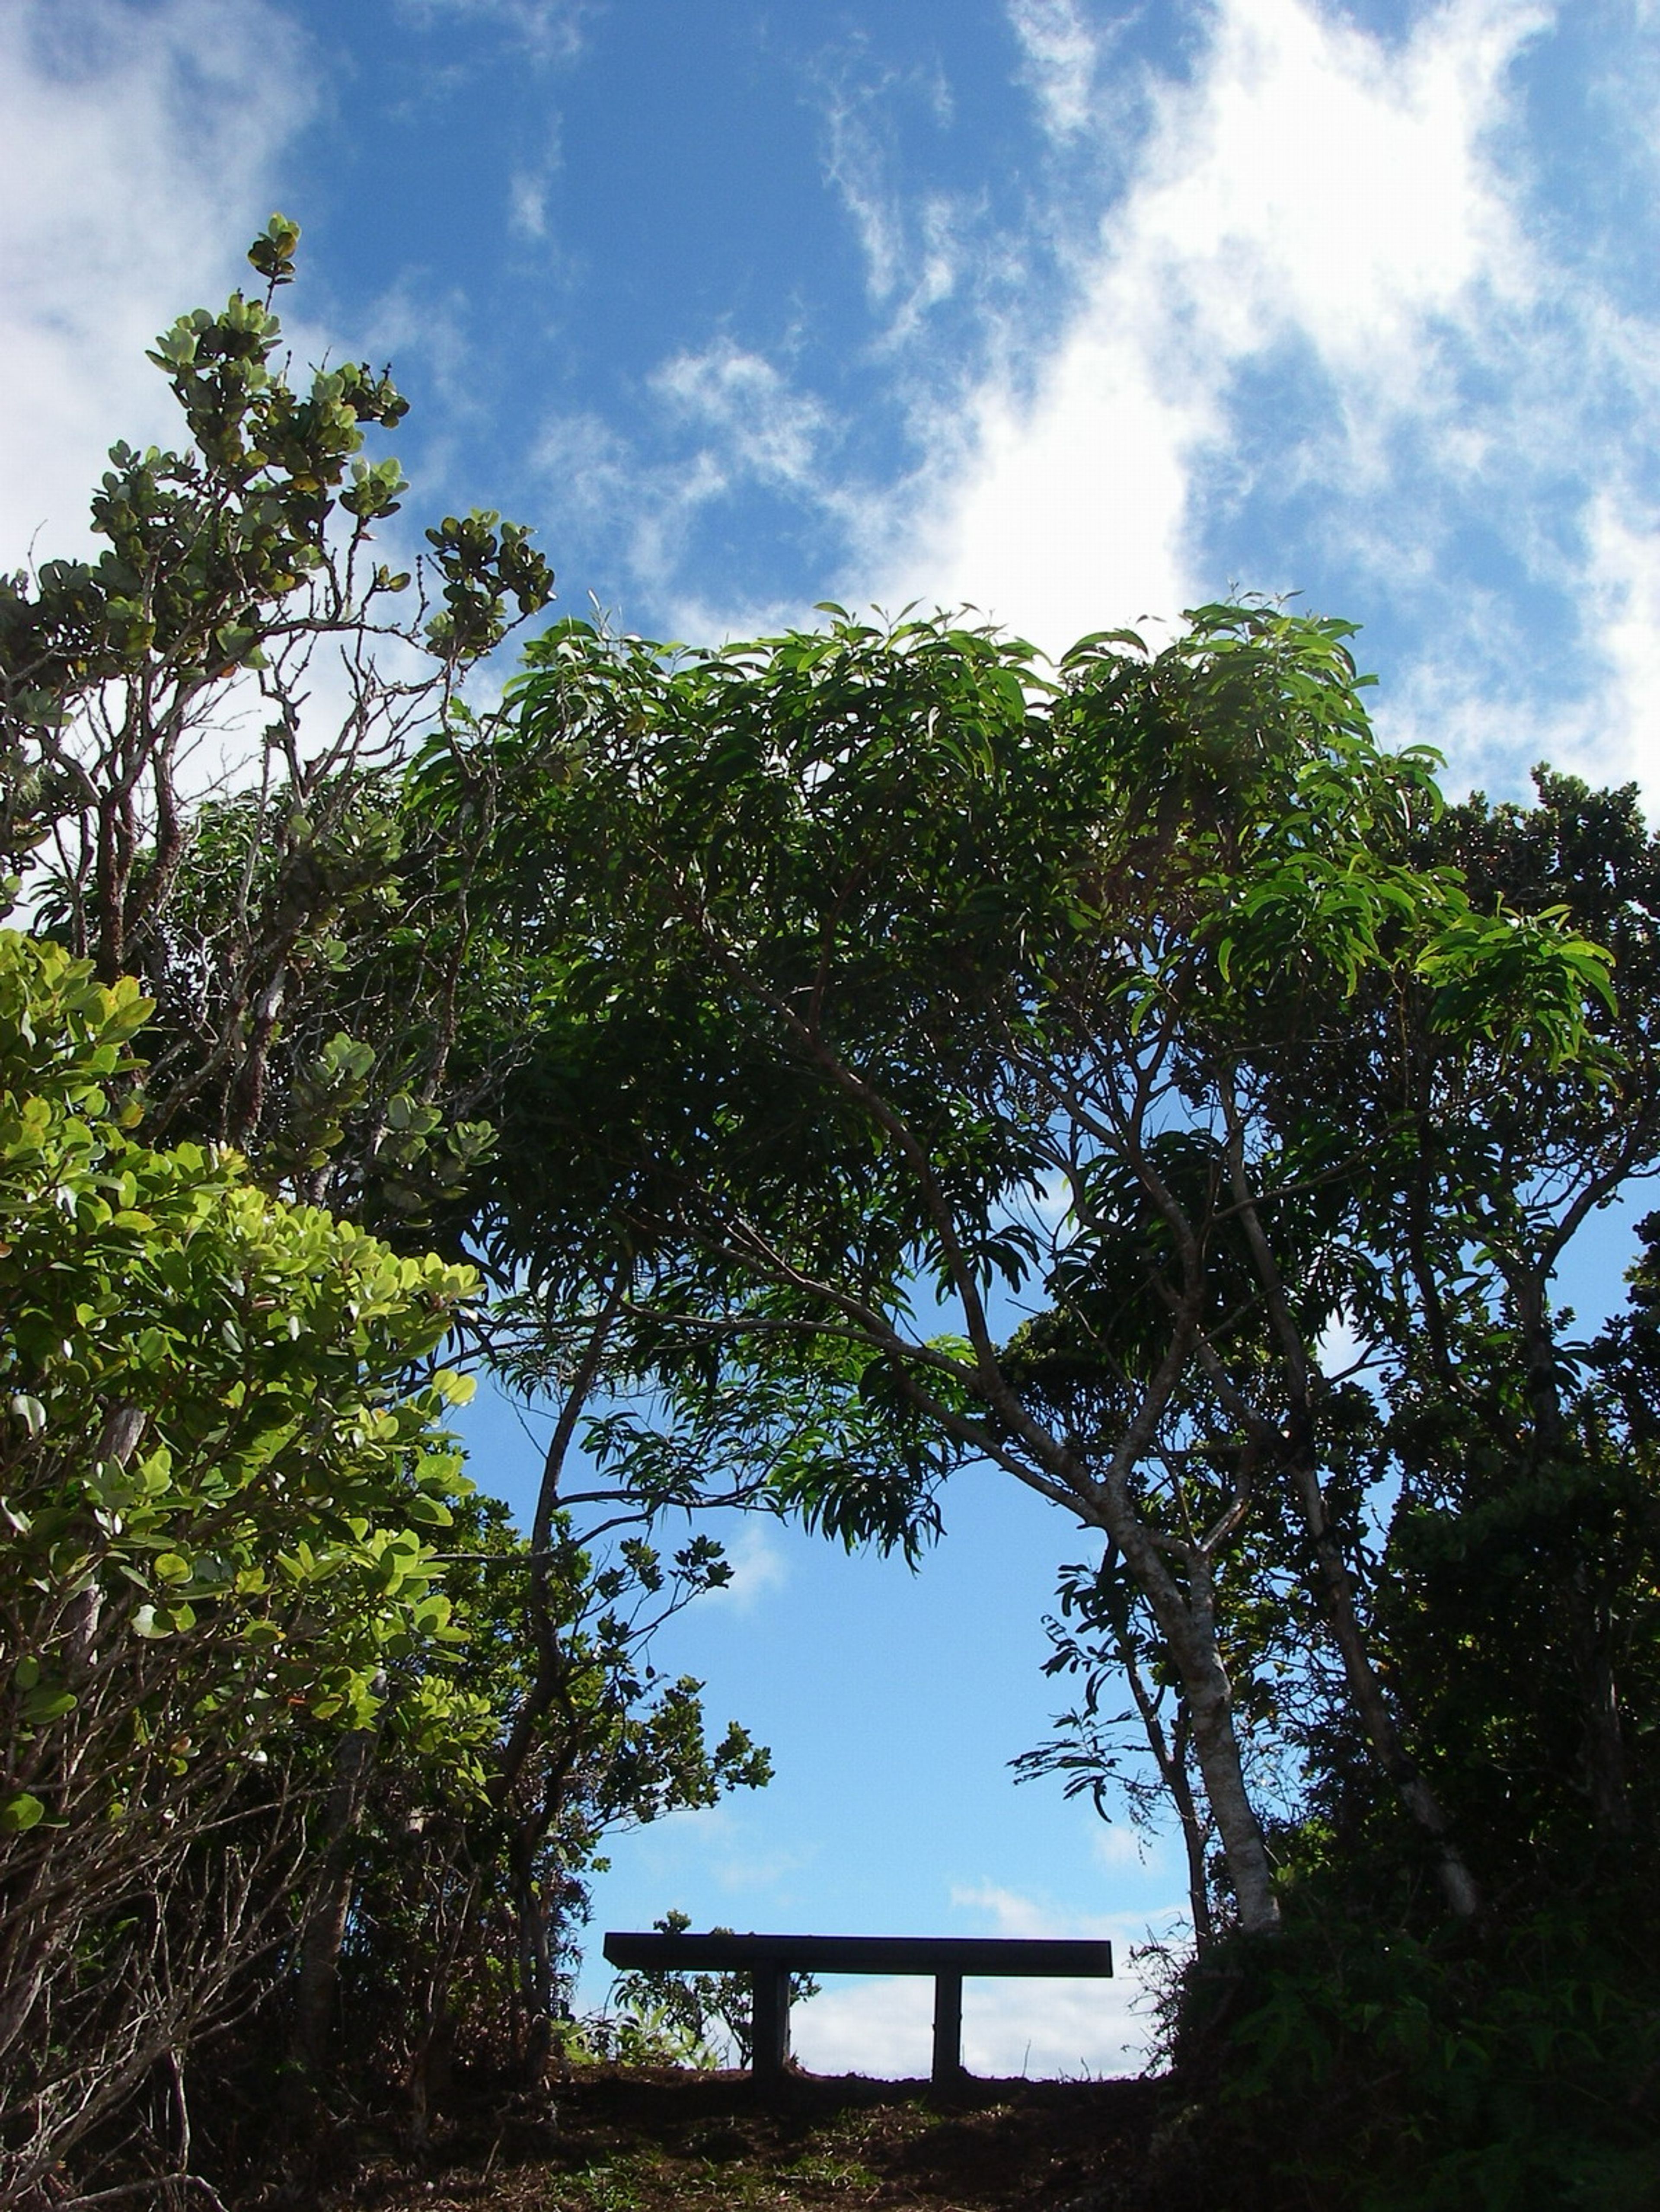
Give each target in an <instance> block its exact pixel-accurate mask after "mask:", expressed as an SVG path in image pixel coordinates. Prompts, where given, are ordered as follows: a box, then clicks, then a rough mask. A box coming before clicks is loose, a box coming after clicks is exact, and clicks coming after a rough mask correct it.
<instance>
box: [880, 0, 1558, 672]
mask: <svg viewBox="0 0 1660 2212" xmlns="http://www.w3.org/2000/svg"><path fill="white" fill-rule="evenodd" d="M1211 12H1212V20H1213V37H1212V40H1211V43H1210V46H1209V48H1208V50H1207V52H1206V53H1205V55H1204V56H1203V58H1202V59H1201V64H1200V66H1199V67H1198V69H1197V70H1196V71H1195V76H1194V77H1193V79H1192V81H1191V82H1188V83H1185V84H1179V85H1178V84H1173V83H1167V84H1164V85H1163V86H1162V87H1160V88H1158V90H1157V92H1156V94H1155V96H1154V98H1153V101H1152V124H1151V127H1150V130H1149V133H1148V136H1147V137H1146V141H1145V142H1144V144H1143V146H1142V148H1141V150H1140V155H1139V157H1138V158H1137V161H1136V162H1135V164H1134V168H1133V171H1132V173H1131V175H1130V178H1129V179H1128V185H1127V186H1126V189H1125V191H1124V193H1123V195H1122V198H1121V200H1120V201H1119V203H1118V204H1116V206H1115V207H1114V208H1113V209H1112V210H1110V215H1109V216H1108V217H1107V219H1106V220H1105V222H1104V226H1103V232H1102V240H1101V244H1100V246H1099V249H1098V253H1097V255H1096V257H1095V258H1094V261H1093V264H1092V266H1091V268H1090V269H1089V270H1087V272H1086V274H1085V279H1084V283H1083V288H1082V297H1081V299H1080V303H1079V308H1078V311H1077V313H1076V315H1075V317H1074V319H1073V322H1072V324H1071V326H1070V327H1069V329H1068V330H1067V332H1066V333H1065V335H1064V337H1063V339H1062V340H1061V343H1060V344H1059V345H1058V347H1056V348H1055V349H1054V351H1053V352H1052V353H1051V354H1050V356H1049V358H1048V359H1047V360H1046V362H1044V363H1043V365H1042V366H1041V368H1040V369H1039V370H1038V372H1037V375H1036V377H1035V379H1033V377H1032V375H1031V365H1030V364H1029V363H1027V362H1022V361H1020V360H1019V359H1018V356H1016V355H1015V354H1014V353H1012V351H1011V350H1009V349H1005V359H1006V361H1007V362H1008V364H1009V365H1008V366H999V367H998V368H995V369H994V371H993V372H992V373H991V374H989V375H988V377H987V378H986V379H985V380H983V381H982V383H981V384H980V385H979V386H977V387H976V388H973V389H971V390H970V392H968V393H967V394H966V395H965V406H964V421H965V423H966V430H965V432H964V433H963V434H960V435H958V438H957V440H956V441H955V444H954V447H953V448H952V449H951V450H948V451H947V453H946V456H945V459H944V464H943V465H936V466H935V468H934V471H933V487H934V489H933V500H932V503H931V505H930V506H929V507H928V508H927V512H926V513H925V516H924V519H923V521H922V523H921V527H920V528H918V529H917V530H915V532H914V533H913V534H912V535H911V536H910V538H909V543H908V544H905V545H904V547H903V551H901V552H899V553H897V556H894V557H892V558H891V569H890V573H891V577H892V579H893V580H892V581H891V583H889V584H888V586H886V592H885V595H886V596H890V597H896V598H900V599H903V598H908V597H910V596H912V595H914V594H916V593H919V592H925V593H926V594H927V596H928V597H930V598H939V599H944V600H946V601H948V602H949V601H951V600H953V599H971V600H972V601H974V602H975V603H976V604H977V605H982V606H985V607H988V608H989V609H990V610H991V611H994V613H996V614H997V615H998V616H1000V617H1003V618H1006V619H1007V620H1008V621H1010V622H1011V623H1013V624H1015V625H1016V626H1017V627H1018V628H1020V629H1025V631H1026V632H1027V633H1028V634H1029V635H1035V636H1036V637H1037V639H1038V641H1040V642H1042V643H1044V644H1047V645H1050V646H1055V645H1060V644H1064V643H1066V642H1067V641H1068V640H1069V639H1070V637H1072V636H1073V635H1078V634H1079V633H1080V632H1081V631H1083V630H1085V629H1095V628H1099V627H1101V626H1103V625H1104V624H1105V623H1121V622H1123V621H1126V620H1129V621H1134V620H1137V619H1138V618H1140V617H1142V616H1143V615H1145V614H1149V613H1151V614H1156V615H1160V616H1169V615H1172V614H1174V613H1175V612H1176V611H1177V610H1178V609H1179V608H1180V607H1181V606H1182V605H1183V604H1185V603H1186V602H1187V600H1188V599H1190V598H1192V597H1195V596H1197V595H1198V593H1199V592H1200V591H1201V589H1203V588H1205V586H1204V585H1203V584H1202V583H1201V578H1200V575H1199V573H1198V564H1197V561H1196V557H1195V545H1194V542H1193V539H1194V531H1195V489H1196V485H1197V483H1198V480H1199V477H1200V474H1201V469H1202V468H1203V466H1204V465H1206V463H1207V460H1208V459H1213V458H1214V457H1215V456H1217V455H1219V454H1220V453H1222V452H1223V451H1224V449H1225V448H1226V447H1228V446H1229V445H1230V444H1231V442H1232V441H1233V435H1234V429H1235V423H1234V418H1233V416H1232V414H1231V405H1232V398H1233V386H1234V382H1235V380H1236V378H1237V374H1238V373H1239V371H1240V370H1241V368H1243V367H1245V366H1247V365H1250V364H1252V363H1256V362H1262V361H1264V360H1266V359H1267V358H1268V357H1269V356H1272V355H1274V354H1275V353H1277V352H1283V351H1285V349H1301V350H1302V352H1303V353H1304V355H1305V356H1309V357H1310V361H1311V363H1312V366H1313V368H1314V370H1315V373H1316V374H1318V375H1319V376H1320V377H1322V378H1323V379H1324V380H1326V381H1327V383H1328V384H1329V386H1330V387H1331V394H1330V399H1329V413H1330V416H1331V419H1332V420H1333V421H1335V423H1336V424H1337V425H1338V426H1339V428H1340V431H1341V443H1342V445H1343V447H1344V448H1345V456H1344V457H1345V460H1346V462H1347V465H1348V466H1349V467H1350V468H1351V469H1353V468H1354V467H1355V466H1357V465H1359V466H1360V467H1362V468H1364V469H1365V470H1367V471H1370V472H1371V474H1372V475H1373V476H1374V477H1380V476H1381V474H1382V472H1383V466H1384V460H1383V452H1384V430H1385V428H1386V426H1387V424H1388V423H1389V422H1390V421H1392V420H1393V419H1395V417H1397V416H1399V415H1401V414H1402V412H1403V411H1404V410H1409V409H1416V410H1424V409H1426V408H1429V409H1432V408H1433V407H1434V406H1435V405H1437V404H1438V400H1439V394H1438V391H1437V388H1436V380H1437V374H1438V353H1437V347H1436V342H1435V341H1436V331H1437V329H1438V325H1440V324H1442V323H1443V322H1444V321H1445V320H1446V319H1448V318H1450V317H1452V316H1454V315H1456V313H1461V312H1462V311H1463V309H1464V308H1465V307H1466V305H1467V303H1468V301H1470V300H1471V299H1472V298H1474V297H1475V295H1478V294H1481V295H1501V296H1503V297H1505V298H1507V299H1511V300H1519V299H1520V298H1521V297H1522V296H1523V295H1524V293H1525V289H1526V284H1527V281H1528V264H1527V257H1526V254H1525V252H1523V248H1522V246H1521V245H1520V243H1519V241H1518V238H1517V232H1516V228H1515V225H1514V223H1513V222H1512V220H1511V216H1510V214H1509V211H1508V209H1507V205H1506V202H1505V197H1504V194H1503V192H1502V191H1500V190H1499V186H1498V185H1497V183H1496V181H1495V179H1494V176H1493V173H1492V170H1491V167H1490V165H1489V163H1488V160H1487V153H1486V150H1485V149H1486V140H1487V133H1488V131H1489V130H1490V128H1491V126H1492V125H1493V122H1494V120H1495V119H1496V118H1497V117H1498V116H1499V113H1500V112H1501V110H1502V106H1503V98H1504V92H1505V71H1506V70H1507V68H1508V66H1509V64H1511V61H1512V59H1513V58H1514V57H1515V56H1516V54H1517V52H1518V51H1519V50H1520V48H1521V46H1522V45H1523V41H1524V40H1526V39H1527V38H1528V37H1529V35H1530V33H1533V32H1534V31H1535V30H1536V29H1537V28H1538V27H1540V25H1541V22H1542V21H1544V17H1543V15H1542V12H1541V9H1539V8H1537V7H1536V6H1534V5H1531V4H1527V5H1523V4H1515V3H1514V0H1451V4H1450V5H1447V6H1444V7H1442V8H1440V9H1436V10H1434V11H1433V12H1432V13H1431V14H1429V15H1426V16H1425V17H1423V18H1422V19H1420V23H1419V25H1418V27H1416V29H1415V30H1414V33H1412V35H1411V37H1410V38H1409V39H1408V40H1407V41H1406V42H1405V43H1404V45H1403V46H1401V47H1399V48H1396V49H1394V50H1386V49H1385V48H1384V47H1383V46H1381V45H1380V44H1379V43H1378V42H1377V41H1375V40H1371V39H1370V38H1368V37H1366V36H1365V34H1364V33H1360V32H1359V31H1357V30H1355V29H1353V28H1352V27H1349V26H1347V25H1346V24H1344V23H1342V22H1341V21H1337V20H1336V19H1335V17H1334V16H1333V15H1331V14H1329V13H1323V12H1322V11H1321V10H1320V9H1318V8H1317V7H1316V6H1315V5H1314V4H1312V0H1218V5H1217V6H1216V7H1215V8H1214V9H1213V11H1211ZM1034 20H1035V19H1034ZM1043 20H1044V21H1048V23H1049V27H1050V29H1051V31H1053V29H1054V26H1055V23H1057V22H1059V21H1060V20H1061V19H1060V17H1059V16H1058V15H1049V16H1047V17H1045V18H1044V19H1043ZM1057 35H1058V34H1057ZM1071 96H1072V95H1070V94H1069V95H1068V97H1071ZM1034 385H1035V389H1034V388H1033V387H1034ZM1275 458H1276V460H1280V459H1283V449H1281V450H1280V451H1277V452H1276V455H1275ZM1326 459H1327V460H1328V461H1329V459H1330V456H1329V455H1328V456H1327V457H1326ZM911 496H912V497H913V498H915V488H913V489H912V493H911ZM1211 588H1214V586H1211Z"/></svg>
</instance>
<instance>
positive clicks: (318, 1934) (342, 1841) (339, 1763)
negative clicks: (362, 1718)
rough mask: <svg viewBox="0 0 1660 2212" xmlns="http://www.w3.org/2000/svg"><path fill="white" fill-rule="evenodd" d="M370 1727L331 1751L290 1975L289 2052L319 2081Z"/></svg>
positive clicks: (330, 2027)
mask: <svg viewBox="0 0 1660 2212" xmlns="http://www.w3.org/2000/svg"><path fill="white" fill-rule="evenodd" d="M374 1742H375V1731H374V1729H352V1730H351V1731H350V1734H349V1735H344V1736H343V1737H342V1738H341V1740H340V1743H339V1746H338V1748H337V1750H336V1752H335V1755H334V1781H333V1784H332V1785H331V1788H330V1790H329V1796H328V1803H327V1806H326V1808H325V1814H324V1836H325V1844H324V1850H323V1861H322V1865H321V1867H320V1868H319V1872H318V1876H317V1881H316V1885H315V1887H314V1888H313V1892H312V1906H311V1911H309V1913H308V1914H307V1917H306V1925H305V1931H304V1933H303V1935H302V1936H301V1939H300V1964H299V1969H298V1972H297V1973H296V1975H295V1993H294V2055H295V2057H296V2058H297V2059H298V2060H299V2061H300V2063H301V2067H302V2068H303V2069H304V2072H305V2075H306V2077H307V2080H308V2081H311V2082H313V2083H317V2082H320V2081H322V2080H323V2079H324V2078H325V2075H326V2074H327V2072H328V2067H329V2052H330V2046H331V2044H332V2042H333V2040H334V2014H335V2003H336V1998H337V1992H338V1990H339V1985H340V1947H341V1945H342V1943H343V1942H344V1940H345V1934H346V1920H347V1917H348V1915H349V1914H350V1911H351V1893H352V1885H353V1879H354V1875H355V1873H356V1869H355V1868H354V1867H353V1864H352V1850H351V1844H352V1838H353V1836H354V1834H355V1833H356V1827H357V1823H358V1821H359V1820H360V1819H361V1818H362V1810H363V1800H364V1797H365V1796H366V1795H367V1794H368V1779H369V1775H370V1772H371V1771H372V1769H373V1767H374Z"/></svg>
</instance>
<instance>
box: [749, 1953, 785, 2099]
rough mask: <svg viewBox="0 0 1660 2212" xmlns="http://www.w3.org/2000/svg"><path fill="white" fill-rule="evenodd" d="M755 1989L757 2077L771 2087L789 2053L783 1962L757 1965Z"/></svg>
mask: <svg viewBox="0 0 1660 2212" xmlns="http://www.w3.org/2000/svg"><path fill="white" fill-rule="evenodd" d="M751 1988H752V1990H753V1992H754V2010H753V2014H752V2015H751V2017H752V2020H753V2023H754V2031H755V2055H754V2058H753V2060H752V2062H751V2063H752V2067H753V2070H754V2074H755V2078H756V2080H757V2081H758V2082H761V2083H762V2084H763V2085H764V2086H766V2087H773V2086H774V2085H775V2084H776V2083H777V2082H778V2081H779V2080H780V2079H781V2077H782V2075H783V2071H784V2064H785V2061H786V2060H787V2058H788V2057H789V2055H790V1978H789V1970H788V1968H787V1967H784V1966H757V1967H756V1968H755V1970H754V1972H753V1973H752V1974H751Z"/></svg>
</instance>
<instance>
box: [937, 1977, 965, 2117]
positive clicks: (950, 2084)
mask: <svg viewBox="0 0 1660 2212" xmlns="http://www.w3.org/2000/svg"><path fill="white" fill-rule="evenodd" d="M962 2078H963V1977H962V1976H961V1974H936V1975H935V1976H934V1978H933V2086H934V2087H935V2088H936V2089H952V2088H955V2087H956V2086H957V2084H958V2082H959V2081H961V2080H962Z"/></svg>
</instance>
